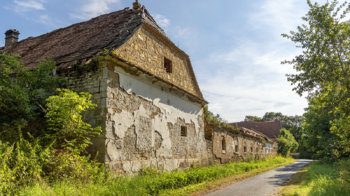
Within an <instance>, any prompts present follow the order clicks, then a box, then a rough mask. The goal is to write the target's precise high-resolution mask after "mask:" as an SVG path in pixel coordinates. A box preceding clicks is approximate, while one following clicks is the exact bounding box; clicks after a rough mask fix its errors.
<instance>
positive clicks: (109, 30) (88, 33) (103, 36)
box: [0, 6, 203, 99]
mask: <svg viewBox="0 0 350 196" xmlns="http://www.w3.org/2000/svg"><path fill="white" fill-rule="evenodd" d="M143 24H147V26H149V27H150V28H152V30H153V31H155V32H157V34H158V35H159V38H160V40H162V41H164V42H166V43H167V44H168V45H169V46H171V47H172V48H176V50H177V51H178V52H180V53H182V54H185V56H186V58H187V61H188V65H189V66H190V67H189V68H190V72H191V73H190V74H191V75H192V78H193V80H194V82H195V84H196V89H197V91H198V94H199V97H200V98H202V99H203V95H202V93H201V91H200V89H199V86H198V82H197V80H196V77H195V74H194V71H193V67H192V65H191V61H190V59H189V57H188V55H187V54H186V53H185V52H183V51H182V50H181V49H179V48H178V47H176V45H175V44H174V43H173V42H172V41H171V40H170V39H169V38H168V37H167V36H166V34H165V32H164V31H163V29H162V28H160V27H159V26H158V25H157V23H156V21H155V20H154V19H153V17H152V16H151V15H150V13H149V12H148V11H147V9H146V8H145V7H144V6H142V8H141V9H139V10H136V11H133V10H132V9H129V8H125V9H124V10H120V11H116V12H112V13H110V14H105V15H101V16H98V17H96V18H93V19H91V20H89V21H86V22H81V23H77V24H73V25H71V26H69V27H66V28H61V29H57V30H55V31H52V32H50V33H47V34H44V35H41V36H38V37H29V38H27V39H24V40H21V41H20V42H17V43H14V44H13V45H11V46H9V47H6V48H4V47H3V48H0V52H2V51H7V52H12V53H16V54H19V55H21V57H22V61H23V62H24V64H25V65H26V66H28V67H30V68H33V67H35V66H37V64H38V62H40V61H42V60H44V59H46V58H48V57H52V58H53V59H54V60H55V62H56V63H57V66H58V67H59V68H69V67H71V66H73V65H74V64H76V63H77V62H78V61H81V62H82V63H85V62H86V60H87V59H88V58H91V57H93V56H94V55H96V54H97V53H98V52H101V51H103V50H104V49H116V48H118V47H120V46H121V45H123V44H124V43H125V42H126V41H127V40H128V39H129V38H130V37H131V36H132V35H133V34H134V33H135V32H136V31H137V29H138V28H139V27H141V26H142V25H143Z"/></svg>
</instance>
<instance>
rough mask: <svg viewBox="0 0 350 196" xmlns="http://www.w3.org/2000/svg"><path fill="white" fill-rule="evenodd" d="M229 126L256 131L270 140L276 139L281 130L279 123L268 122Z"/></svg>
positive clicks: (241, 123) (240, 123) (242, 123)
mask: <svg viewBox="0 0 350 196" xmlns="http://www.w3.org/2000/svg"><path fill="white" fill-rule="evenodd" d="M230 125H231V126H234V127H236V125H238V126H239V127H244V128H247V129H254V130H257V131H259V132H261V133H263V134H265V135H267V136H268V137H270V138H275V137H278V136H279V134H280V130H281V128H282V125H281V122H280V121H269V122H237V123H230Z"/></svg>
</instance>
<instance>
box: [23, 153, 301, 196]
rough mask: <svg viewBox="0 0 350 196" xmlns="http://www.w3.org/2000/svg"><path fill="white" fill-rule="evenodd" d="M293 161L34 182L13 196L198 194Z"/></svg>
mask: <svg viewBox="0 0 350 196" xmlns="http://www.w3.org/2000/svg"><path fill="white" fill-rule="evenodd" d="M293 161H294V160H293V159H291V158H283V157H273V158H272V157H269V158H265V159H264V160H258V161H251V162H240V163H229V164H226V165H223V166H220V165H212V166H209V167H197V168H193V169H190V170H187V171H174V172H161V173H159V172H158V171H156V170H149V169H145V170H144V171H143V173H142V174H140V175H137V176H134V177H128V176H120V177H116V178H109V179H101V180H97V181H95V182H81V183H79V182H77V181H60V182H56V183H51V184H49V185H48V186H45V185H43V184H42V183H40V182H37V183H33V184H30V185H28V186H26V187H23V188H22V189H21V190H19V191H18V194H17V195H26V196H31V195H41V196H51V195H57V196H61V195H62V196H65V195H69V196H71V195H79V196H85V195H86V196H87V195H89V196H90V195H108V196H109V195H110V196H114V195H123V196H124V195H138V196H139V195H175V194H177V192H176V191H177V189H180V188H183V187H186V188H185V189H187V190H190V189H191V188H188V187H189V186H193V187H194V188H193V189H191V190H192V192H194V191H196V190H199V188H200V187H201V185H205V184H206V183H208V182H211V181H215V180H218V179H223V178H226V177H229V176H233V175H237V174H242V175H241V178H243V177H247V176H249V175H253V173H254V172H255V173H259V172H260V173H261V172H262V171H263V170H262V169H264V168H269V167H271V166H272V165H274V166H278V165H281V164H284V163H289V162H293ZM246 172H253V173H246ZM223 182H224V181H223ZM216 183H218V182H216ZM218 184H220V183H218ZM189 192H190V191H189ZM189 192H186V193H185V194H188V193H189ZM177 195H180V194H177ZM182 195H184V194H182Z"/></svg>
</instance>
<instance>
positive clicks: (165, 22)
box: [153, 14, 170, 28]
mask: <svg viewBox="0 0 350 196" xmlns="http://www.w3.org/2000/svg"><path fill="white" fill-rule="evenodd" d="M153 18H154V20H156V22H157V24H158V25H159V26H161V27H162V28H167V27H168V26H169V25H170V20H169V19H168V18H167V17H165V16H163V15H161V14H155V15H154V17H153Z"/></svg>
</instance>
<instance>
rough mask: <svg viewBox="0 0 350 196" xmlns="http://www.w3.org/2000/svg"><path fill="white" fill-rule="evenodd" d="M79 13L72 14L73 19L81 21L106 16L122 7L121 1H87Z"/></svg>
mask: <svg viewBox="0 0 350 196" xmlns="http://www.w3.org/2000/svg"><path fill="white" fill-rule="evenodd" d="M86 2H87V3H86V4H84V5H83V6H82V7H81V8H80V9H78V11H77V13H74V14H70V15H71V16H72V17H73V18H78V19H81V20H88V19H91V18H93V17H96V16H99V15H102V14H106V13H108V12H110V11H111V10H117V9H113V8H115V7H121V6H122V4H121V1H120V0H87V1H86Z"/></svg>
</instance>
